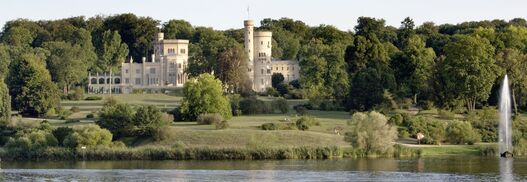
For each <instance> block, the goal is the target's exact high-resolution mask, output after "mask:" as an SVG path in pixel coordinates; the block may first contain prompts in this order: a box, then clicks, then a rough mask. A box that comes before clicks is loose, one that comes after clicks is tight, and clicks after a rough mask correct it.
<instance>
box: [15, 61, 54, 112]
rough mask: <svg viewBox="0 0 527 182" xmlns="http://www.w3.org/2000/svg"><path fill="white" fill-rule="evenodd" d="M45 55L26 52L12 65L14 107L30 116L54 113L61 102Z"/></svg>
mask: <svg viewBox="0 0 527 182" xmlns="http://www.w3.org/2000/svg"><path fill="white" fill-rule="evenodd" d="M44 56H45V55H39V54H38V53H36V54H35V53H24V54H23V55H22V56H21V58H20V59H16V60H15V61H14V62H13V63H12V66H11V70H10V73H9V80H8V85H9V86H10V90H9V93H10V95H11V98H13V104H12V105H13V108H14V109H16V110H19V111H21V113H23V114H27V115H30V116H42V115H43V114H46V113H48V112H51V113H53V111H55V109H56V108H57V107H58V106H59V104H60V97H59V95H58V94H57V93H58V92H57V91H58V88H57V86H56V85H55V84H54V83H53V82H52V81H51V76H50V74H49V72H48V70H46V68H45V67H44V65H45V63H44Z"/></svg>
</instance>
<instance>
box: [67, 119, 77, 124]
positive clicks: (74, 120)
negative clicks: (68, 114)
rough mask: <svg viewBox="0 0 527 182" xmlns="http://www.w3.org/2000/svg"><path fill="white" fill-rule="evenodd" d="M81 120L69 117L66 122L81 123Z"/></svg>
mask: <svg viewBox="0 0 527 182" xmlns="http://www.w3.org/2000/svg"><path fill="white" fill-rule="evenodd" d="M79 122H81V121H80V120H78V119H68V120H66V121H65V122H64V123H66V124H68V123H79Z"/></svg>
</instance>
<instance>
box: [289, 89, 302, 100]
mask: <svg viewBox="0 0 527 182" xmlns="http://www.w3.org/2000/svg"><path fill="white" fill-rule="evenodd" d="M288 95H289V98H288V99H304V98H306V93H305V91H304V90H302V89H295V90H291V91H290V92H289V94H288ZM284 97H285V96H284Z"/></svg>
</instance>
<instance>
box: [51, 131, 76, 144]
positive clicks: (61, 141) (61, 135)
mask: <svg viewBox="0 0 527 182" xmlns="http://www.w3.org/2000/svg"><path fill="white" fill-rule="evenodd" d="M73 132H74V131H73V129H72V128H70V127H64V126H62V127H58V128H56V129H54V130H53V132H52V133H53V136H55V138H57V141H58V144H59V145H60V146H64V145H63V144H64V139H65V138H66V137H67V136H68V135H70V134H72V133H73Z"/></svg>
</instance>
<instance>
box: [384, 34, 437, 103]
mask: <svg viewBox="0 0 527 182" xmlns="http://www.w3.org/2000/svg"><path fill="white" fill-rule="evenodd" d="M404 42H405V43H403V44H402V45H404V47H402V50H401V52H400V54H398V55H397V56H396V58H395V59H394V60H392V62H391V64H392V68H393V69H394V71H395V78H396V79H397V84H398V87H399V92H400V95H401V96H403V97H407V96H409V95H413V98H414V99H413V100H414V103H417V96H418V95H419V94H420V93H426V92H427V91H428V90H429V80H430V78H431V77H432V70H433V66H434V58H435V53H434V50H433V49H431V48H426V47H425V43H424V42H423V41H422V40H421V38H420V37H419V36H417V35H411V36H410V37H408V39H407V40H405V41H404ZM406 90H408V91H407V93H404V92H406ZM401 92H402V93H401Z"/></svg>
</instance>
